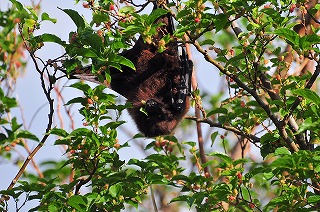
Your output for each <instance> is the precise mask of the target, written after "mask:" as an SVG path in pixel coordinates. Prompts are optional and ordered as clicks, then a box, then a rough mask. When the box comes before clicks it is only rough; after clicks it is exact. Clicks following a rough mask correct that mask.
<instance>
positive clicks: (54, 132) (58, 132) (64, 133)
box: [49, 127, 69, 137]
mask: <svg viewBox="0 0 320 212" xmlns="http://www.w3.org/2000/svg"><path fill="white" fill-rule="evenodd" d="M49 134H51V135H57V136H61V137H67V136H68V135H69V133H67V131H65V130H64V129H60V128H56V127H55V128H53V129H51V130H50V131H49Z"/></svg>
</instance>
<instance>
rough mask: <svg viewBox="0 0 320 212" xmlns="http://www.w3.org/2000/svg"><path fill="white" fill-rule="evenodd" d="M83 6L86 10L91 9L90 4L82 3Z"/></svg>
mask: <svg viewBox="0 0 320 212" xmlns="http://www.w3.org/2000/svg"><path fill="white" fill-rule="evenodd" d="M82 6H83V7H84V8H89V7H90V5H89V4H88V3H82Z"/></svg>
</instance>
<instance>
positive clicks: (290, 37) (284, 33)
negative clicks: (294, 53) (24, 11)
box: [269, 28, 300, 47]
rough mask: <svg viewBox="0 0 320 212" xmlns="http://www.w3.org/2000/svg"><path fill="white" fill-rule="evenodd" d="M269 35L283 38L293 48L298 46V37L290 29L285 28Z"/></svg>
mask: <svg viewBox="0 0 320 212" xmlns="http://www.w3.org/2000/svg"><path fill="white" fill-rule="evenodd" d="M269 34H276V35H279V36H281V37H284V38H285V39H286V40H287V41H288V42H289V44H291V45H294V46H299V40H300V37H299V35H298V34H297V33H296V32H295V31H293V30H291V29H287V28H282V29H276V30H275V31H274V32H271V33H269ZM294 46H293V47H294Z"/></svg>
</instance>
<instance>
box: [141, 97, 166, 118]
mask: <svg viewBox="0 0 320 212" xmlns="http://www.w3.org/2000/svg"><path fill="white" fill-rule="evenodd" d="M145 110H146V112H147V113H148V117H149V118H150V117H151V116H152V117H159V118H162V117H163V111H162V109H161V105H160V104H159V103H158V102H156V101H154V100H153V99H149V100H148V101H147V102H146V104H145Z"/></svg>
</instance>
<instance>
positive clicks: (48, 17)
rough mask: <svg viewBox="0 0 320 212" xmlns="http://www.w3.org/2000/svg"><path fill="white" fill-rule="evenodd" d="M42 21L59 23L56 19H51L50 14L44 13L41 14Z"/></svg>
mask: <svg viewBox="0 0 320 212" xmlns="http://www.w3.org/2000/svg"><path fill="white" fill-rule="evenodd" d="M41 20H42V21H51V22H52V23H57V19H55V18H50V16H49V14H48V13H42V14H41Z"/></svg>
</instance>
